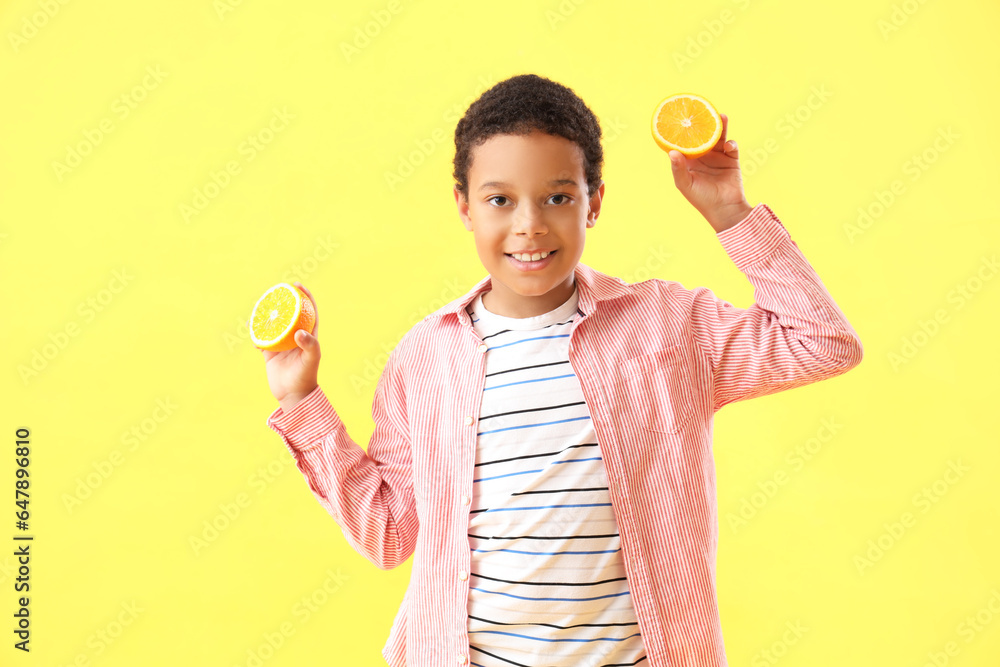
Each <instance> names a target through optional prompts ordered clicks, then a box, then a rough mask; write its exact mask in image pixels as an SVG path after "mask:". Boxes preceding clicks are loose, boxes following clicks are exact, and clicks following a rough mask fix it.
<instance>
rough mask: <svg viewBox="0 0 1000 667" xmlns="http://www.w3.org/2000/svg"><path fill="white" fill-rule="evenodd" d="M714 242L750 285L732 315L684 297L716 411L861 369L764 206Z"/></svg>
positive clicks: (844, 330) (836, 313) (708, 298)
mask: <svg viewBox="0 0 1000 667" xmlns="http://www.w3.org/2000/svg"><path fill="white" fill-rule="evenodd" d="M717 237H718V238H719V240H720V242H721V243H722V245H723V247H724V248H725V250H726V252H727V253H729V256H730V257H731V258H732V260H733V261H734V262H735V263H736V266H737V268H739V269H740V270H741V271H743V273H744V274H745V275H746V276H747V278H748V279H749V280H750V282H751V283H752V284H753V286H754V304H753V305H752V306H750V307H749V308H736V307H734V306H733V305H732V304H731V303H729V302H727V301H724V300H722V299H719V298H718V297H716V296H715V294H714V293H713V292H712V290H710V289H708V288H705V287H698V288H696V289H694V290H692V294H693V301H692V303H691V323H692V327H693V335H694V337H695V340H696V342H697V343H698V345H699V347H701V348H702V350H704V352H705V354H706V355H707V357H708V359H709V363H710V366H711V368H712V387H713V390H712V392H713V396H712V398H713V404H714V408H715V409H716V410H718V409H719V408H721V407H722V406H723V405H726V404H727V403H732V402H734V401H741V400H745V399H748V398H754V397H756V396H763V395H766V394H772V393H775V392H778V391H783V390H785V389H791V388H793V387H799V386H802V385H806V384H810V383H813V382H817V381H819V380H825V379H827V378H830V377H834V376H836V375H840V374H842V373H845V372H847V371H848V370H850V369H851V368H854V367H855V366H857V365H858V364H859V363H861V358H862V355H863V348H862V345H861V340H860V338H859V337H858V334H857V333H856V332H855V331H854V329H853V328H852V327H851V325H850V323H849V322H848V321H847V318H846V317H845V316H844V313H843V312H841V310H840V308H839V307H838V306H837V304H836V302H835V301H834V300H833V297H832V296H831V295H830V293H829V292H828V291H827V289H826V286H824V285H823V282H822V281H821V280H820V278H819V276H818V275H817V274H816V271H815V270H814V269H813V268H812V266H811V265H810V264H809V262H808V261H807V260H806V258H805V256H804V255H803V254H802V252H801V251H800V250H799V248H798V246H797V245H796V244H795V242H794V241H792V239H791V237H790V236H789V234H788V231H787V230H786V229H785V227H784V226H783V225H782V224H781V221H780V220H778V218H777V216H775V215H774V213H773V212H772V211H771V209H770V208H769V207H768V206H767V205H766V204H758V205H757V206H755V207H754V208H753V210H752V212H751V213H750V215H748V216H747V217H746V218H744V219H743V220H741V221H740V222H738V223H737V224H736V225H734V226H731V227H729V228H727V229H725V230H723V231H721V232H718V234H717Z"/></svg>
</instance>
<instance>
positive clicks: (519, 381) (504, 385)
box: [483, 373, 575, 391]
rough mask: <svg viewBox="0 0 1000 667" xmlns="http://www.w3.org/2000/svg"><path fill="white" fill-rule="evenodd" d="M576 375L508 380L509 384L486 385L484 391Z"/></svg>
mask: <svg viewBox="0 0 1000 667" xmlns="http://www.w3.org/2000/svg"><path fill="white" fill-rule="evenodd" d="M571 377H575V374H574V373H570V374H569V375H553V376H552V377H550V378H535V379H534V380H518V381H517V382H508V383H507V384H498V385H496V386H495V387H486V388H484V389H483V391H489V390H490V389H500V388H501V387H513V386H514V385H516V384H528V383H530V382H548V381H549V380H561V379H563V378H571Z"/></svg>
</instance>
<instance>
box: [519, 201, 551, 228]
mask: <svg viewBox="0 0 1000 667" xmlns="http://www.w3.org/2000/svg"><path fill="white" fill-rule="evenodd" d="M544 227H545V216H544V215H543V214H542V211H541V209H540V208H539V207H538V206H534V205H528V206H524V207H521V208H520V209H519V210H518V211H517V212H516V213H515V214H514V230H515V231H528V230H532V229H537V228H544Z"/></svg>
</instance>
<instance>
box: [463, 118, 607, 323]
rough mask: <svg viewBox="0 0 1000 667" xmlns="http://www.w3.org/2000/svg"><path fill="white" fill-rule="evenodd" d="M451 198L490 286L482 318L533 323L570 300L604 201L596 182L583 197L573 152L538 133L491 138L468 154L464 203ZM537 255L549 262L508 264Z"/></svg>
mask: <svg viewBox="0 0 1000 667" xmlns="http://www.w3.org/2000/svg"><path fill="white" fill-rule="evenodd" d="M454 193H455V202H456V203H457V204H458V213H459V215H460V216H461V218H462V222H463V223H464V224H465V228H466V229H468V230H469V231H471V232H472V233H473V235H474V236H475V241H476V250H477V251H478V253H479V259H480V260H481V261H482V263H483V266H484V267H486V270H487V271H488V272H489V274H490V277H491V280H492V285H493V287H492V289H491V290H490V292H488V293H487V294H484V295H483V304H484V305H485V306H486V308H487V310H489V311H490V312H493V313H496V314H498V315H504V316H506V317H534V316H536V315H541V314H543V313H547V312H548V311H550V310H553V309H555V308H558V307H559V306H560V305H562V304H563V303H565V302H566V300H567V299H569V297H570V296H571V295H572V294H573V289H574V274H573V272H574V269H575V268H576V265H577V264H578V263H579V261H580V257H581V256H582V255H583V245H584V240H585V235H586V229H587V228H588V227H593V226H594V223H595V222H596V221H597V216H598V214H599V213H600V210H601V198H602V197H603V196H604V182H603V181H602V182H601V185H600V187H599V188H598V189H597V191H596V192H595V193H594V196H593V197H588V196H587V179H586V176H585V173H584V159H583V151H582V150H581V149H580V147H579V146H578V145H577V144H575V143H573V142H572V141H569V140H568V139H565V138H563V137H558V136H553V135H551V134H546V133H544V132H540V131H538V130H535V131H533V132H531V134H528V135H513V134H500V135H496V136H493V137H490V139H489V140H487V141H486V142H485V143H484V144H482V145H480V146H478V147H476V148H474V149H473V153H472V166H471V168H470V169H469V199H468V201H466V199H465V198H464V197H462V194H461V192H459V190H458V188H457V186H456V187H455V190H454ZM543 250H548V251H549V252H550V255H549V256H548V257H547V258H545V259H543V260H541V261H538V262H531V263H522V262H520V261H517V260H515V259H514V258H513V257H511V256H510V254H511V253H522V252H528V251H530V252H532V253H535V252H539V251H543Z"/></svg>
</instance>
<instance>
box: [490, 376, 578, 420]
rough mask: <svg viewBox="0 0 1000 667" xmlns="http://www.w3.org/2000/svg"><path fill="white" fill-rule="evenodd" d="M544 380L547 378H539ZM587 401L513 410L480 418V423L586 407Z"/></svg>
mask: <svg viewBox="0 0 1000 667" xmlns="http://www.w3.org/2000/svg"><path fill="white" fill-rule="evenodd" d="M539 379H540V380H544V379H545V378H539ZM586 404H587V401H577V402H575V403H563V404H562V405H546V406H543V407H540V408H525V409H524V410H511V411H510V412H498V413H496V414H495V415H486V416H485V417H480V418H479V421H483V420H485V419H492V418H493V417H503V416H504V415H517V414H521V413H524V412H541V411H543V410H555V409H556V408H568V407H569V406H571V405H586Z"/></svg>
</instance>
